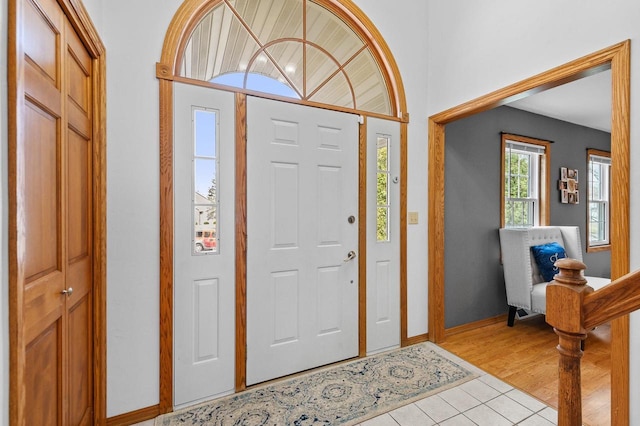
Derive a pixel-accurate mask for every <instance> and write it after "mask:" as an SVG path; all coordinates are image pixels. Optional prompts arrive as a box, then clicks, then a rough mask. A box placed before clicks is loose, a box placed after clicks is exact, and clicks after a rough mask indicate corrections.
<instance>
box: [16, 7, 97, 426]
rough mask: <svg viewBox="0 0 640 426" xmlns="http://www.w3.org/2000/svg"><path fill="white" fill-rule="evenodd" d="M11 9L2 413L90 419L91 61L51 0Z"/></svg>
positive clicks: (44, 419) (21, 419) (23, 418)
mask: <svg viewBox="0 0 640 426" xmlns="http://www.w3.org/2000/svg"><path fill="white" fill-rule="evenodd" d="M15 7H16V11H15V13H16V34H17V36H16V43H15V44H16V47H15V48H16V69H17V71H16V79H17V95H16V100H15V102H16V112H15V116H16V125H15V126H16V137H15V145H14V146H15V148H14V149H15V151H14V157H13V158H12V164H11V166H12V168H11V175H12V177H13V176H15V178H14V179H15V180H14V181H13V185H14V186H13V191H15V192H13V193H12V195H13V197H12V203H11V204H12V207H13V208H14V209H15V210H13V211H12V214H13V216H14V217H13V219H12V221H11V225H12V226H15V234H14V235H15V237H14V239H12V241H11V244H12V247H15V254H14V256H15V258H14V261H12V262H11V265H12V267H13V270H12V273H11V276H12V286H15V287H16V288H13V289H12V294H13V296H12V304H13V303H15V302H17V306H15V305H12V308H13V309H16V310H17V311H18V312H19V313H18V315H17V319H16V318H14V317H13V315H12V342H11V343H12V364H14V363H15V364H17V369H16V370H17V371H14V372H13V375H12V389H13V391H12V395H11V396H12V401H11V406H12V419H13V420H14V421H16V423H18V424H60V425H67V424H73V425H83V424H93V423H94V410H93V406H94V374H95V373H94V353H93V352H94V319H93V311H94V307H93V306H94V300H93V284H94V283H93V274H94V271H93V265H94V259H93V245H94V243H93V232H94V230H93V218H94V216H93V210H94V206H93V191H94V184H93V180H94V170H93V162H94V154H95V152H94V147H93V144H94V128H93V115H92V114H93V105H94V99H93V91H94V90H95V87H96V86H95V85H94V80H93V72H92V69H93V58H92V57H91V55H90V54H89V52H88V51H87V49H86V48H85V46H84V44H83V43H82V41H81V40H80V38H79V36H78V35H77V34H76V32H75V30H74V28H73V27H72V25H71V23H70V22H69V20H68V19H67V16H66V15H65V12H64V11H63V9H62V8H61V7H60V5H59V4H58V3H57V2H56V1H55V0H38V1H36V0H22V1H18V2H16V5H15ZM14 278H15V279H14ZM16 295H17V297H16ZM14 301H15V302H14Z"/></svg>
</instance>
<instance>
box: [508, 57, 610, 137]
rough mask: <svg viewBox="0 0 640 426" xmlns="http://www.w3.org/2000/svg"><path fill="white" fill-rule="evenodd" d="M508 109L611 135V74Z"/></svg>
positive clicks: (539, 96) (576, 82) (561, 87)
mask: <svg viewBox="0 0 640 426" xmlns="http://www.w3.org/2000/svg"><path fill="white" fill-rule="evenodd" d="M508 106H510V107H513V108H518V109H522V110H525V111H529V112H533V113H536V114H540V115H545V116H547V117H552V118H556V119H558V120H563V121H568V122H570V123H574V124H579V125H581V126H586V127H591V128H593V129H598V130H602V131H605V132H609V133H610V132H611V71H610V70H607V71H603V72H600V73H598V74H594V75H591V76H589V77H585V78H582V79H580V80H576V81H573V82H571V83H567V84H563V85H562V86H558V87H555V88H553V89H549V90H546V91H544V92H540V93H537V94H535V95H532V96H529V97H528V98H524V99H520V100H518V101H515V102H512V103H510V104H508Z"/></svg>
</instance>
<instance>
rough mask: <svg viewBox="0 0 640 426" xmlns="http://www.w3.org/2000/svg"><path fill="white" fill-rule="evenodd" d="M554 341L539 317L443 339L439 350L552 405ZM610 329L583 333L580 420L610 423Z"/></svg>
mask: <svg viewBox="0 0 640 426" xmlns="http://www.w3.org/2000/svg"><path fill="white" fill-rule="evenodd" d="M557 344H558V337H557V336H556V334H555V333H554V332H553V329H552V328H551V326H549V325H548V324H547V323H546V322H545V321H544V316H542V315H537V316H534V317H532V318H528V319H522V320H516V323H515V325H514V326H513V327H507V325H506V321H505V322H501V323H498V324H492V325H487V326H483V327H480V328H477V329H474V330H470V331H464V332H462V333H459V334H455V335H452V336H449V337H447V339H446V341H445V342H444V343H442V344H440V346H442V347H443V348H444V349H446V350H448V351H450V352H452V353H454V354H456V355H458V356H459V357H461V358H463V359H465V360H466V361H468V362H470V363H471V364H473V365H476V366H477V367H479V368H481V369H483V370H485V371H486V372H488V373H490V374H492V375H494V376H496V377H498V378H500V379H502V380H504V381H505V382H507V383H509V384H510V385H512V386H514V387H516V388H519V389H521V390H523V391H525V392H527V393H529V394H530V395H532V396H534V397H536V398H538V399H540V400H541V401H543V402H545V403H547V404H548V405H550V406H552V407H555V408H557V407H558V377H557V376H558V352H557V350H556V346H557ZM610 347H611V330H610V326H609V325H608V324H606V325H604V326H601V327H598V328H597V329H595V330H593V331H592V332H590V333H589V337H588V338H587V340H586V342H585V351H584V356H583V357H582V421H583V423H584V424H585V425H589V426H601V425H609V424H610V423H611V420H610V419H611V412H610V411H611V408H610V407H611V397H610V394H611V381H610V371H611V360H610Z"/></svg>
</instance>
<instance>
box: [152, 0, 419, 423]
mask: <svg viewBox="0 0 640 426" xmlns="http://www.w3.org/2000/svg"><path fill="white" fill-rule="evenodd" d="M222 1H225V0H185V1H184V2H183V3H182V5H181V6H180V7H179V8H178V10H177V12H176V13H175V15H174V17H173V19H172V20H171V23H170V24H169V27H168V29H167V32H166V35H165V39H164V44H163V48H162V53H161V57H160V62H158V63H157V64H156V77H157V78H158V80H159V86H160V87H159V89H160V90H159V97H160V102H159V121H160V371H159V379H160V380H159V381H160V386H159V387H160V390H159V393H160V395H159V404H158V409H159V412H160V413H167V412H170V411H172V410H173V385H172V383H173V238H174V235H173V174H172V173H173V81H180V82H184V83H188V84H196V85H205V86H209V87H217V85H215V84H213V83H208V82H203V81H197V80H192V79H188V78H184V77H180V76H179V75H178V70H179V66H180V62H181V54H182V53H181V52H182V51H183V50H184V48H185V46H186V43H187V41H188V37H189V35H190V34H191V32H192V31H193V29H194V27H195V26H196V25H197V24H198V22H199V21H200V20H201V19H202V17H203V16H204V15H205V14H206V13H207V12H209V10H211V8H213V7H215V6H216V5H218V4H220V3H221V2H222ZM315 1H316V3H318V4H320V5H322V6H323V7H325V8H326V9H328V10H329V11H332V12H333V13H335V14H336V15H337V16H339V17H340V18H341V19H342V20H343V21H344V22H345V23H347V24H348V25H349V26H350V27H351V29H353V30H355V31H356V32H357V33H358V34H359V35H360V36H361V37H362V38H363V40H365V44H369V46H371V48H370V51H371V53H372V54H373V56H374V58H375V59H376V61H377V62H378V64H379V65H380V66H381V70H382V74H383V77H384V80H385V84H386V88H387V92H388V94H389V99H390V102H391V106H392V110H393V114H394V115H393V116H384V115H382V114H378V113H370V112H366V111H354V110H347V109H345V108H339V107H336V108H335V110H338V111H346V112H352V113H353V112H355V113H358V114H362V115H365V116H370V117H379V118H384V119H390V120H395V121H399V122H400V123H401V133H400V150H401V151H400V156H401V167H400V168H401V170H400V181H401V194H400V197H401V200H400V294H401V296H400V298H401V302H400V304H401V318H400V321H401V336H400V338H401V342H400V343H401V345H402V346H406V345H407V344H410V343H411V342H412V341H411V340H410V339H408V337H407V329H408V327H407V312H406V305H407V303H406V300H407V294H406V292H407V270H406V269H407V268H406V258H407V254H406V251H407V250H406V244H407V229H406V216H407V202H406V198H407V157H408V153H407V140H408V131H407V130H408V122H409V113H408V112H407V111H406V108H407V105H406V97H405V93H404V85H403V83H402V78H401V76H400V71H399V69H398V66H397V64H396V62H395V59H394V58H393V55H392V54H391V50H390V49H389V47H388V46H387V44H386V42H385V41H384V39H383V38H382V35H381V34H380V32H379V31H378V30H377V29H376V28H375V26H374V25H373V23H372V22H371V21H370V20H369V18H367V16H366V15H365V14H364V12H362V11H361V10H360V9H359V8H358V7H357V6H355V5H354V4H353V3H352V2H351V1H350V0H315ZM218 88H221V87H218ZM224 89H225V90H228V88H224ZM234 91H236V92H238V95H237V96H236V105H237V106H238V105H240V104H243V103H244V99H245V98H246V96H245V95H246V94H252V95H256V96H262V97H271V96H267V95H265V94H264V93H255V92H251V91H248V90H241V89H238V90H234ZM273 99H279V100H286V101H291V100H290V99H282V98H279V97H277V96H273ZM298 103H303V102H298ZM304 104H306V105H309V106H315V107H320V108H329V106H328V105H320V104H317V103H314V102H304ZM332 109H334V108H332ZM238 115H239V116H240V115H241V114H238ZM241 121H242V120H240V122H241ZM236 125H237V126H239V129H242V125H241V123H240V124H239V121H238V119H236ZM242 138H244V136H243V135H241V136H240V139H241V140H240V141H239V142H238V141H237V146H236V149H238V150H239V151H240V152H241V151H242V150H243V149H244V148H243V145H242V143H243V142H242ZM236 167H237V169H236V179H237V182H245V179H246V173H245V172H243V169H242V168H243V167H246V165H244V164H242V163H239V164H236ZM243 185H244V183H243ZM245 208H246V205H245V204H244V201H243V200H239V199H236V222H237V223H236V236H237V238H238V241H237V244H238V247H239V248H238V250H239V252H238V253H240V254H241V253H242V252H243V250H245V246H244V245H243V244H244V243H245V242H246V240H245V238H246V228H243V227H242V226H238V222H242V221H243V218H242V216H243V214H244V212H245V210H244V209H245ZM243 226H246V223H245V225H243ZM238 253H237V255H240V254H238ZM243 267H244V266H243V265H241V266H240V268H239V269H238V270H237V273H238V271H239V273H238V276H237V277H236V296H237V297H244V294H245V292H246V282H245V277H244V274H243V269H242V268H243ZM245 315H246V313H245V312H244V311H242V310H238V311H237V313H236V322H238V323H240V324H242V327H245V321H246V318H245ZM236 333H237V334H236V339H242V338H243V336H244V333H246V330H244V329H240V330H236ZM244 357H245V352H244V350H243V349H241V350H238V349H237V351H236V362H241V361H244V359H243V358H244ZM243 387H244V370H242V371H238V369H237V368H236V388H237V389H242V388H243Z"/></svg>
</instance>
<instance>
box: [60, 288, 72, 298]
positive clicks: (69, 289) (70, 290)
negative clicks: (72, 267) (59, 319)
mask: <svg viewBox="0 0 640 426" xmlns="http://www.w3.org/2000/svg"><path fill="white" fill-rule="evenodd" d="M60 293H62V294H66V295H67V296H71V295H72V294H73V287H69V288H67V289H65V290H62V291H61V292H60Z"/></svg>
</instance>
